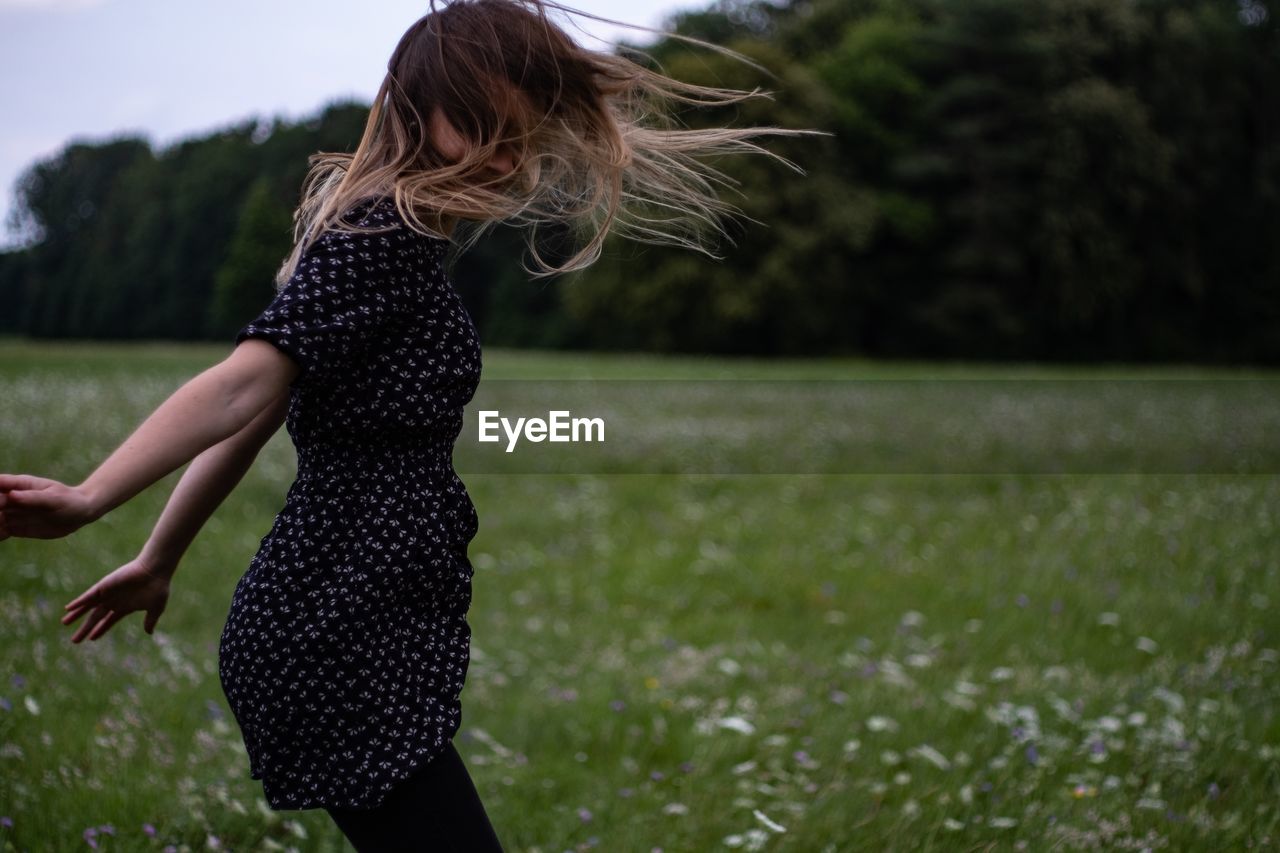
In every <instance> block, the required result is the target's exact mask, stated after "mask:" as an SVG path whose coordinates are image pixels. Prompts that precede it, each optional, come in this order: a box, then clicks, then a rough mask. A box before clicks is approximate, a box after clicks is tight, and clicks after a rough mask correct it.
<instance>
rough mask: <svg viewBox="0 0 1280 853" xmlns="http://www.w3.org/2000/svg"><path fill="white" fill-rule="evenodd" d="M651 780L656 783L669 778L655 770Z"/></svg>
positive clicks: (650, 775)
mask: <svg viewBox="0 0 1280 853" xmlns="http://www.w3.org/2000/svg"><path fill="white" fill-rule="evenodd" d="M649 778H650V779H652V780H653V781H655V782H661V781H662V780H663V779H665V778H667V774H665V773H663V772H662V771H661V770H654V771H653V772H651V773H650V774H649Z"/></svg>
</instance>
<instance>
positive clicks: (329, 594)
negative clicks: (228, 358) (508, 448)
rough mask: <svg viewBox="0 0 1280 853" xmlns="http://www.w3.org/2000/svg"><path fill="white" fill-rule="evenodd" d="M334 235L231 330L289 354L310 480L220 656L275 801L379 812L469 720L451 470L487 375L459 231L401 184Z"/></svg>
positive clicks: (458, 511)
mask: <svg viewBox="0 0 1280 853" xmlns="http://www.w3.org/2000/svg"><path fill="white" fill-rule="evenodd" d="M354 212H355V213H356V214H361V215H359V216H357V217H356V218H352V216H351V213H348V216H347V221H348V222H353V223H355V224H357V225H359V226H361V227H386V228H387V229H389V230H387V231H386V232H385V233H378V234H371V235H362V234H344V233H341V232H335V231H326V232H325V233H324V234H323V235H322V236H321V237H320V238H319V239H317V240H316V241H315V242H314V243H313V244H312V245H311V246H310V247H309V248H308V250H307V251H306V252H305V253H304V255H303V256H302V258H301V259H300V261H299V264H298V267H297V272H296V273H295V274H294V275H293V276H292V278H290V280H289V281H288V283H286V284H285V285H284V287H282V288H281V289H280V290H279V291H278V293H277V294H276V296H275V298H274V299H273V300H272V301H271V303H270V304H269V305H268V306H267V308H266V309H265V310H264V311H263V312H262V314H261V315H260V316H258V317H257V318H256V319H255V320H254V321H253V322H251V323H249V325H247V326H245V327H244V328H243V329H241V330H240V332H239V333H238V334H237V335H236V343H237V344H238V343H240V342H241V341H243V340H245V339H247V338H260V339H262V340H265V341H268V342H270V343H272V344H273V345H275V346H276V347H278V348H279V349H280V350H282V351H283V352H285V353H287V354H288V355H290V356H292V357H293V359H294V360H295V361H297V363H298V364H299V365H300V367H301V373H300V374H299V376H298V378H297V379H296V380H295V381H294V383H293V385H292V386H291V387H290V398H289V409H288V415H287V418H286V421H285V424H286V429H287V430H288V433H289V436H290V438H291V439H292V440H293V443H294V446H295V447H296V449H297V456H298V471H297V479H296V480H295V481H294V483H293V484H292V486H291V487H290V488H289V492H288V496H287V498H286V500H285V504H284V507H283V508H282V509H281V510H280V512H279V514H278V515H277V516H276V518H275V523H274V524H273V525H272V527H271V530H270V532H268V533H267V534H266V536H265V537H263V539H262V542H261V547H260V548H259V549H258V552H257V554H256V555H255V556H254V557H253V560H252V562H251V563H250V564H249V568H248V571H247V572H246V573H245V574H244V576H243V577H242V578H241V579H240V582H239V583H238V584H237V586H236V588H235V592H234V594H233V596H232V600H231V608H230V613H229V614H228V617H227V623H226V627H225V628H224V630H223V632H222V636H221V640H220V643H219V649H218V671H219V676H220V678H221V682H222V687H223V690H224V691H225V692H226V696H227V700H228V703H229V704H230V707H231V709H232V712H233V713H234V714H235V717H236V720H237V722H238V723H239V725H240V729H241V732H242V734H243V736H244V742H245V747H246V749H247V751H248V754H249V765H250V773H251V776H252V777H253V778H254V779H260V780H262V785H263V791H264V794H265V796H266V798H267V801H268V803H269V804H270V805H271V807H272V808H274V809H277V810H282V809H307V808H321V807H325V806H336V807H344V808H356V809H359V808H373V807H374V806H377V805H379V804H380V803H381V802H382V800H383V798H384V797H385V796H386V794H387V792H388V791H389V790H390V789H391V787H392V786H393V785H395V784H396V783H397V782H399V781H401V780H403V779H405V778H406V777H408V776H409V775H410V774H411V773H413V772H414V770H415V769H416V768H418V767H420V766H421V765H423V764H424V763H425V762H427V761H429V760H431V759H432V758H433V757H435V756H436V755H437V754H438V753H439V752H440V751H441V750H443V749H444V747H445V746H446V745H447V744H448V743H449V741H450V740H451V739H452V737H453V736H454V734H455V733H456V731H457V730H458V728H459V725H460V723H461V719H462V709H461V704H460V697H461V693H462V687H463V681H464V679H465V677H466V673H467V666H468V662H469V659H470V657H469V656H470V640H471V630H470V627H469V625H468V624H467V620H466V613H467V610H468V608H469V607H470V604H471V580H472V575H473V571H472V566H471V563H470V561H469V560H468V558H467V545H468V543H469V542H470V541H471V539H472V538H473V537H474V536H475V533H476V529H477V519H476V513H475V507H474V506H473V504H472V503H471V499H470V497H469V496H468V494H467V491H466V488H465V487H464V486H463V483H462V481H461V480H460V479H459V478H458V475H457V473H456V472H455V471H454V468H453V463H452V451H453V444H454V440H455V439H456V438H457V436H458V433H459V431H460V429H461V427H462V412H463V406H464V405H465V404H466V403H467V402H468V401H470V400H471V398H472V395H473V394H474V392H475V389H476V387H477V384H478V383H479V380H480V367H481V366H480V345H479V338H478V335H477V334H476V329H475V326H474V325H473V324H472V322H471V318H470V317H469V316H468V314H467V311H466V309H465V308H464V307H463V305H462V302H461V300H460V299H459V298H458V295H457V293H456V292H455V291H454V289H453V285H452V284H451V283H450V281H449V280H448V278H447V277H446V275H445V271H444V266H443V261H444V255H445V251H446V249H447V248H448V245H449V243H448V241H446V240H443V239H438V238H433V237H429V236H426V235H423V234H420V233H418V232H416V231H413V230H412V229H410V228H409V227H408V225H406V224H405V222H404V221H403V219H401V217H400V215H399V213H398V212H397V210H396V208H395V204H394V203H393V202H392V201H391V200H390V199H389V198H379V199H375V200H372V201H366V202H364V203H363V204H361V205H360V206H359V207H358V208H356V209H355V210H354Z"/></svg>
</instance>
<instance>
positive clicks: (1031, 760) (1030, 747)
mask: <svg viewBox="0 0 1280 853" xmlns="http://www.w3.org/2000/svg"><path fill="white" fill-rule="evenodd" d="M1039 761H1040V753H1039V752H1037V751H1036V745H1035V744H1034V743H1029V744H1027V763H1028V764H1036V763H1037V762H1039Z"/></svg>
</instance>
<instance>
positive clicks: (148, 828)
mask: <svg viewBox="0 0 1280 853" xmlns="http://www.w3.org/2000/svg"><path fill="white" fill-rule="evenodd" d="M142 831H143V832H144V833H145V834H146V835H148V836H150V837H152V838H154V837H155V834H156V828H155V827H154V826H152V825H151V824H149V823H144V824H143V825H142Z"/></svg>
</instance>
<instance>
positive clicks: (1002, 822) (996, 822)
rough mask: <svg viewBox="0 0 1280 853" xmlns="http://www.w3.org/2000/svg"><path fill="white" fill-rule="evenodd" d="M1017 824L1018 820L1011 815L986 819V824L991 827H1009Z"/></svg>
mask: <svg viewBox="0 0 1280 853" xmlns="http://www.w3.org/2000/svg"><path fill="white" fill-rule="evenodd" d="M1017 825H1018V821H1017V820H1016V819H1015V818H1011V817H993V818H991V820H989V821H987V826H990V827H992V828H993V829H1009V828H1010V827H1013V826H1017Z"/></svg>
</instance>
